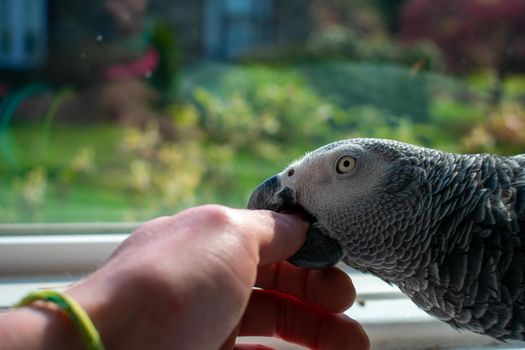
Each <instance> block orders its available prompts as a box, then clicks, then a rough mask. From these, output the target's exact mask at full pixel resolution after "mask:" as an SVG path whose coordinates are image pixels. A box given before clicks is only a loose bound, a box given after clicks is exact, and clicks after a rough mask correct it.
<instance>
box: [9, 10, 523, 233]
mask: <svg viewBox="0 0 525 350" xmlns="http://www.w3.org/2000/svg"><path fill="white" fill-rule="evenodd" d="M524 74H525V1H523V0H367V1H365V0H195V1H191V2H190V1H182V0H149V1H148V0H97V1H95V0H93V1H71V0H47V1H45V0H26V1H18V0H0V223H16V222H94V221H139V220H145V219H148V218H151V217H153V216H157V215H163V214H172V213H175V212H176V211H179V210H181V209H183V208H186V207H188V206H192V205H197V204H202V203H209V202H215V203H221V204H225V205H229V206H234V207H244V206H245V205H246V202H247V199H248V197H249V195H250V193H251V191H252V190H253V188H254V187H255V186H256V185H257V184H258V183H260V182H261V181H262V180H263V179H265V178H266V177H267V176H269V175H271V174H273V173H275V172H276V171H278V170H280V169H282V168H283V167H284V166H286V164H288V163H289V162H290V161H291V160H293V159H294V158H296V157H298V156H300V155H302V154H303V153H305V152H306V151H309V150H312V149H314V148H316V147H318V146H320V145H322V144H325V143H328V142H332V141H335V140H337V139H342V138H350V137H381V138H392V139H397V140H401V141H406V142H410V143H415V144H419V145H423V146H429V147H435V148H439V149H442V150H446V151H451V152H494V153H498V154H512V153H525V75H524Z"/></svg>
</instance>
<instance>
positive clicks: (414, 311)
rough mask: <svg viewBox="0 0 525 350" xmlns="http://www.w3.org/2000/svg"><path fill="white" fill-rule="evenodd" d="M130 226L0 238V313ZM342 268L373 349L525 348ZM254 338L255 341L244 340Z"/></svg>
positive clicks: (108, 246) (94, 255)
mask: <svg viewBox="0 0 525 350" xmlns="http://www.w3.org/2000/svg"><path fill="white" fill-rule="evenodd" d="M11 226H12V225H11ZM55 226H56V225H55ZM117 226H118V225H117ZM134 227H136V224H133V225H128V226H126V227H124V226H122V225H120V228H119V229H117V228H116V227H114V230H101V231H99V232H112V233H109V234H107V233H106V234H93V230H91V231H89V230H86V231H85V232H88V231H89V232H91V234H83V235H73V234H71V235H64V234H63V233H66V232H64V230H63V231H62V232H60V233H62V234H61V235H41V236H19V235H16V236H0V310H2V309H3V310H5V309H7V308H9V306H10V305H12V304H13V303H14V302H16V301H17V300H18V299H19V298H20V297H21V296H22V295H24V294H25V293H27V292H28V291H30V290H34V289H38V288H61V287H64V286H66V285H68V284H70V283H73V282H75V281H76V280H78V279H79V278H81V277H82V276H84V275H85V274H87V273H89V272H90V271H92V270H94V269H95V268H96V267H97V266H99V265H100V264H101V263H103V262H104V261H105V259H107V257H108V256H109V255H110V254H111V252H112V251H113V250H114V249H115V248H116V247H117V246H118V245H119V244H120V242H121V241H122V240H123V239H124V238H125V237H126V236H127V234H125V233H123V232H130V231H131V230H132V229H133V228H134ZM62 228H63V227H62ZM77 228H78V227H77ZM124 228H125V229H126V230H128V229H129V230H128V231H125V230H123V229H124ZM121 229H122V230H121ZM46 230H48V231H49V227H47V228H44V229H43V231H44V232H46V233H49V232H48V231H46ZM119 230H120V232H121V233H118V232H119ZM2 232H3V233H4V234H5V232H6V231H5V225H4V227H2V225H0V234H1V233H2ZM19 232H20V231H17V234H18V233H19ZM39 232H42V229H41V230H40V231H39ZM77 232H78V231H75V230H71V233H77ZM341 267H342V268H343V269H345V270H346V271H347V272H348V273H349V274H350V275H351V277H352V279H353V281H354V285H355V286H356V290H357V295H358V300H357V302H356V304H355V305H354V306H353V307H352V308H351V309H349V310H348V311H347V312H346V313H347V314H348V315H349V316H350V317H352V318H354V319H356V320H358V321H359V322H360V323H361V324H362V325H363V326H364V328H365V330H366V332H367V333H368V335H369V336H370V339H371V342H372V345H373V346H372V348H373V349H438V348H439V349H520V348H521V349H525V345H524V343H520V344H512V343H511V344H509V343H506V344H501V343H498V342H496V341H494V340H493V339H491V338H488V337H484V336H480V335H476V334H472V333H460V332H458V331H456V330H454V329H452V328H451V327H450V326H448V325H446V324H444V323H442V322H440V321H437V320H435V319H433V318H432V317H430V316H428V315H427V314H426V313H424V312H423V311H421V310H419V309H418V308H417V307H416V306H415V305H414V304H413V303H412V302H411V301H410V300H408V299H407V298H406V297H405V296H404V295H403V294H401V292H399V290H398V289H397V288H395V287H392V286H389V285H388V284H386V283H384V282H382V281H381V280H379V279H377V278H375V277H373V276H369V275H364V274H361V273H358V272H356V271H353V270H351V269H348V268H347V267H345V266H341ZM253 340H255V341H258V340H259V339H253V338H251V339H250V338H248V339H247V341H253ZM264 343H265V344H268V345H273V346H274V347H277V348H278V349H301V348H300V347H295V346H291V345H287V344H285V343H282V342H279V341H278V340H265V341H264Z"/></svg>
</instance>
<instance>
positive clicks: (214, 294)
mask: <svg viewBox="0 0 525 350" xmlns="http://www.w3.org/2000/svg"><path fill="white" fill-rule="evenodd" d="M307 227H308V223H306V222H303V221H301V220H300V219H299V218H297V217H294V216H290V215H284V214H278V213H274V212H269V211H252V210H241V209H230V208H226V207H220V206H203V207H197V208H193V209H189V210H187V211H184V212H182V213H180V214H178V215H175V216H173V217H163V218H158V219H155V220H152V221H149V222H147V223H145V224H143V225H142V226H141V227H139V228H138V229H137V230H136V231H135V232H134V233H133V234H132V235H131V236H130V237H129V238H128V239H127V240H126V241H125V242H124V243H123V244H122V245H121V246H120V247H119V248H118V249H117V250H116V252H115V253H114V254H113V256H112V257H111V258H110V259H109V261H108V262H107V263H106V264H105V265H104V266H102V267H101V268H100V269H98V270H97V271H96V272H94V273H93V274H92V275H91V276H89V277H88V278H87V279H85V280H84V281H82V282H80V283H78V284H77V285H75V286H73V287H72V288H70V289H69V290H68V291H67V293H68V294H69V295H71V296H72V297H73V298H74V299H75V300H76V301H77V302H78V303H79V304H80V305H81V306H82V307H83V308H84V309H85V310H86V311H87V313H88V314H89V315H90V317H91V319H92V320H93V322H94V324H95V325H96V327H97V328H98V330H99V332H100V334H101V337H102V340H103V342H104V343H105V345H106V348H107V349H146V348H148V349H173V348H176V349H219V348H220V349H232V348H235V349H248V348H249V347H246V346H241V345H235V339H236V337H237V336H238V335H261V336H279V337H281V338H283V339H285V340H287V341H290V342H294V343H297V344H302V345H304V346H306V347H308V348H315V349H326V350H329V349H367V348H368V347H369V345H368V339H367V337H366V335H365V333H364V332H363V330H362V328H361V327H360V326H359V324H358V323H356V322H355V321H353V320H351V319H350V318H348V317H346V316H344V315H342V314H340V313H341V312H342V311H344V310H345V309H346V308H347V307H348V306H350V304H351V303H352V302H353V299H354V297H355V291H354V288H353V286H352V284H351V281H350V279H349V278H348V277H347V276H346V274H344V273H343V272H342V271H340V270H337V269H335V268H333V269H327V270H310V271H308V270H303V269H300V268H298V267H295V266H292V265H290V264H288V263H286V262H282V261H283V260H285V259H286V258H287V257H289V256H290V255H292V254H293V253H295V252H296V251H297V250H298V249H299V247H300V246H301V244H302V243H303V241H304V238H305V234H306V231H307ZM254 285H255V286H257V287H259V288H262V289H260V290H253V292H252V287H253V286H254Z"/></svg>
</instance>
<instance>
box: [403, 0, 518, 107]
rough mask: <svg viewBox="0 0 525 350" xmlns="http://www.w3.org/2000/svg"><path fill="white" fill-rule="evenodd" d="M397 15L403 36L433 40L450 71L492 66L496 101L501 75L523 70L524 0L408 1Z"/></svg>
mask: <svg viewBox="0 0 525 350" xmlns="http://www.w3.org/2000/svg"><path fill="white" fill-rule="evenodd" d="M401 16H402V18H401V37H402V38H403V39H404V40H407V41H412V40H421V39H429V40H432V41H434V42H435V43H437V45H438V46H439V47H440V48H441V49H442V50H443V52H444V54H445V56H446V57H447V63H448V67H449V69H451V70H452V71H456V72H459V73H466V72H468V71H471V70H473V69H477V68H480V67H481V68H491V69H494V71H495V72H496V76H497V83H496V86H495V88H494V94H493V102H495V103H497V102H498V101H499V100H500V97H501V82H502V81H503V79H504V78H505V76H506V75H507V74H508V73H509V72H525V1H524V0H410V1H408V2H407V3H406V4H405V5H404V7H403V9H402V14H401Z"/></svg>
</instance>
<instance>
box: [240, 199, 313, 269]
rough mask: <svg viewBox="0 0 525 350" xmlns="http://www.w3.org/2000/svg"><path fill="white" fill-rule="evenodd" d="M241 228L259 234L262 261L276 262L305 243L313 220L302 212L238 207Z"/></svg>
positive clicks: (258, 240)
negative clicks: (305, 218)
mask: <svg viewBox="0 0 525 350" xmlns="http://www.w3.org/2000/svg"><path fill="white" fill-rule="evenodd" d="M236 210H237V211H238V214H239V220H238V225H242V226H244V227H243V229H241V230H239V231H240V232H245V234H248V235H251V236H252V237H255V241H256V242H257V244H258V251H259V265H268V264H275V263H278V262H280V261H283V260H286V259H287V258H289V257H290V256H292V255H293V254H294V253H295V252H297V251H298V250H299V248H300V247H301V246H302V245H303V243H304V240H305V238H306V232H307V231H308V227H309V223H308V222H306V221H304V220H302V219H301V218H299V217H298V216H295V215H289V214H282V213H277V212H274V211H269V210H250V209H236Z"/></svg>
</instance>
